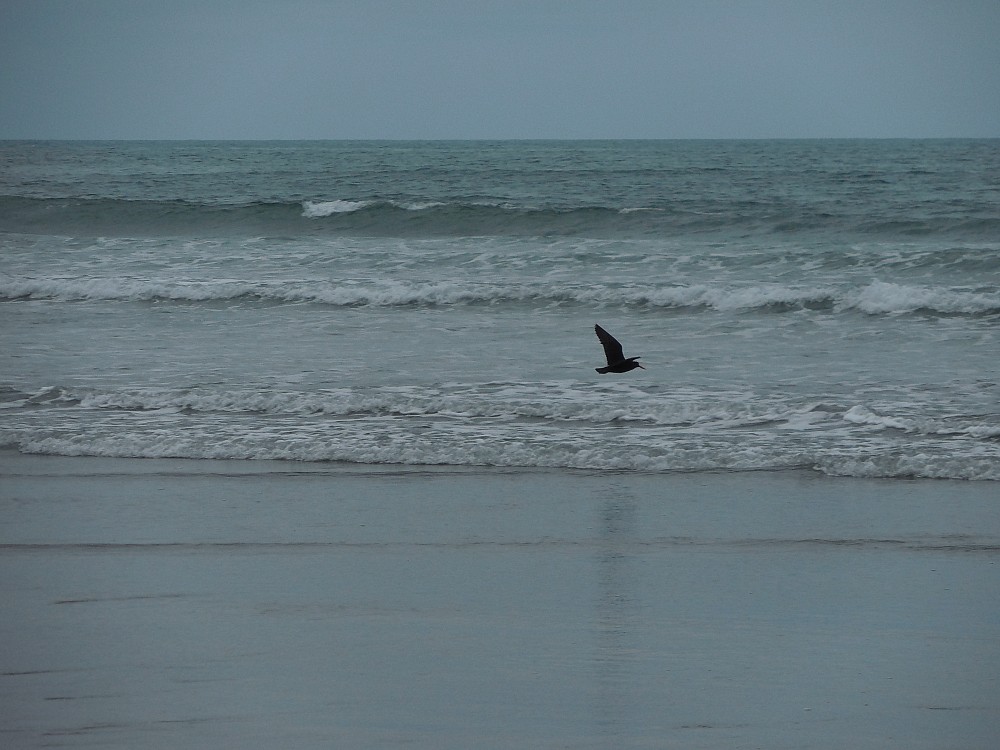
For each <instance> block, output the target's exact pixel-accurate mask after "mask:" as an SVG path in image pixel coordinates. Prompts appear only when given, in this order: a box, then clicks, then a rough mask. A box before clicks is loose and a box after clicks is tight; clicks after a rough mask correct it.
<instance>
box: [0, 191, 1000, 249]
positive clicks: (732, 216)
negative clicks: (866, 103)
mask: <svg viewBox="0 0 1000 750" xmlns="http://www.w3.org/2000/svg"><path fill="white" fill-rule="evenodd" d="M0 222H2V224H3V226H4V227H5V228H6V229H7V231H15V232H27V233H32V232H43V233H65V234H73V235H98V236H103V235H111V236H122V234H123V233H124V234H125V235H134V236H159V235H164V234H176V235H182V236H190V235H201V236H206V235H218V234H223V235H232V236H237V235H243V236H258V235H261V236H311V235H316V234H323V233H332V234H362V235H372V236H421V235H424V236H444V237H468V236H594V237H649V236H661V237H662V236H675V235H677V234H686V235H687V234H699V233H716V232H726V233H731V232H734V231H735V232H739V233H740V234H742V235H746V234H764V235H776V234H777V235H796V234H802V233H809V232H815V231H819V232H822V233H823V234H824V235H830V234H837V233H847V234H856V235H860V236H868V237H880V236H891V237H907V238H919V237H941V238H945V237H953V238H961V239H963V240H977V239H979V240H986V241H992V240H994V239H995V237H996V236H998V235H1000V219H997V218H994V217H990V216H985V217H957V218H956V217H953V216H942V217H938V218H934V219H925V220H921V221H920V222H902V223H901V222H898V221H893V220H891V219H887V220H885V221H872V220H870V219H869V218H868V217H865V218H858V217H855V216H849V215H845V216H841V217H837V216H832V215H828V214H824V215H817V214H815V213H814V212H813V211H811V210H807V209H803V208H797V207H794V206H790V207H785V208H775V207H774V206H773V205H772V204H770V203H766V202H762V203H761V204H760V205H754V204H752V203H750V204H748V203H746V202H743V203H740V204H709V205H704V206H702V205H686V204H682V203H667V204H664V205H659V206H628V205H575V204H566V205H548V206H546V205H532V204H520V203H517V202H514V201H511V200H507V199H494V198H483V199H469V198H464V199H457V200H440V199H437V198H434V197H413V198H407V199H385V198H379V197H369V198H366V197H330V198H315V199H307V200H303V201H281V200H278V201H273V202H266V201H258V202H251V203H238V204H233V203H216V204H206V203H197V202H192V201H188V200H182V199H176V200H167V201H154V200H122V199H116V198H87V197H80V198H34V197H20V196H0Z"/></svg>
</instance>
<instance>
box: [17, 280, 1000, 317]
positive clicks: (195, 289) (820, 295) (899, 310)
mask: <svg viewBox="0 0 1000 750" xmlns="http://www.w3.org/2000/svg"><path fill="white" fill-rule="evenodd" d="M0 300H6V301H13V300H54V301H70V302H72V301H84V300H109V301H123V302H150V301H154V302H155V301H171V302H194V303H198V302H222V301H245V302H266V303H314V304H321V305H331V306H335V307H361V306H380V307H392V306H440V305H502V304H527V305H533V306H542V307H550V306H552V305H563V304H588V305H597V306H620V307H631V308H637V309H657V308H664V309H670V308H688V309H698V308H705V309H712V310H717V311H740V310H758V311H773V312H785V311H789V310H818V311H828V312H849V311H859V312H862V313H867V314H869V315H900V314H906V313H928V314H938V315H966V316H983V315H996V314H1000V291H997V290H995V289H986V290H970V289H964V288H958V289H954V288H946V287H945V288H942V287H924V286H912V285H904V284H894V283H888V282H882V281H873V282H871V283H869V284H867V285H865V286H862V287H847V288H842V287H839V286H838V287H834V286H815V287H812V286H798V285H783V284H745V285H708V284H692V285H669V286H668V285H664V286H660V285H648V284H619V285H613V284H584V283H580V284H570V283H559V282H550V283H543V282H523V283H516V282H510V283H489V282H474V281H467V282H460V281H391V280H390V281H364V280H359V281H355V280H350V281H340V282H338V281H322V280H296V279H288V280H273V281H271V280H268V281H261V280H240V279H215V280H194V279H174V280H150V279H139V278H107V277H94V278H44V279H35V278H28V277H14V276H7V275H0Z"/></svg>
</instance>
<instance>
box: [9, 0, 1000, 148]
mask: <svg viewBox="0 0 1000 750" xmlns="http://www.w3.org/2000/svg"><path fill="white" fill-rule="evenodd" d="M897 136H898V137H939V136H940V137H950V136H958V137H964V136H968V137H983V136H1000V0H828V1H827V0H525V1H522V0H454V1H451V0H410V1H405V0H354V1H353V2H349V1H347V0H326V1H324V0H0V138H206V139H213V138H226V139H240V138H770V137H897Z"/></svg>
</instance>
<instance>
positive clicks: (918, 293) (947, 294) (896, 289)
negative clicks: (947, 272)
mask: <svg viewBox="0 0 1000 750" xmlns="http://www.w3.org/2000/svg"><path fill="white" fill-rule="evenodd" d="M840 306H841V307H844V308H856V309H858V310H861V311H862V312H866V313H870V314H872V315H878V314H885V313H889V314H901V313H910V312H915V311H917V310H928V311H932V312H938V313H973V314H975V313H987V312H997V311H1000V292H995V291H994V292H976V291H971V290H967V289H947V288H941V287H918V286H909V285H905V284H895V283H890V282H885V281H873V282H872V283H871V284H869V285H868V286H866V287H864V288H862V289H860V290H858V291H855V292H850V293H848V294H847V295H846V296H845V297H844V298H843V299H842V300H841V301H840Z"/></svg>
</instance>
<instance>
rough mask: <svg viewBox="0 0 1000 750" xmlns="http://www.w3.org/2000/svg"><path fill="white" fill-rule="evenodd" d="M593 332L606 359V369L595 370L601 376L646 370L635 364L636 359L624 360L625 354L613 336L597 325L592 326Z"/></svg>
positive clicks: (597, 368)
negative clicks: (637, 368)
mask: <svg viewBox="0 0 1000 750" xmlns="http://www.w3.org/2000/svg"><path fill="white" fill-rule="evenodd" d="M594 332H595V333H596V334H597V338H599V339H600V340H601V346H603V347H604V356H605V357H607V358H608V366H607V367H596V368H594V369H596V370H597V371H598V372H599V373H601V375H604V374H605V373H608V372H628V371H629V370H634V369H635V368H636V367H640V368H642V369H643V370H645V369H646V368H645V367H643V366H642V365H640V364H639V363H638V362H636V360H637V359H639V358H638V357H629V358H628V359H625V354H624V353H623V352H622V345H621V344H620V343H619V342H618V339H616V338H615V337H614V336H612V335H611V334H610V333H608V332H607V331H605V330H604V329H603V328H601V327H600V326H599V325H595V326H594Z"/></svg>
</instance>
